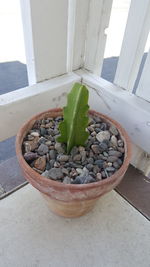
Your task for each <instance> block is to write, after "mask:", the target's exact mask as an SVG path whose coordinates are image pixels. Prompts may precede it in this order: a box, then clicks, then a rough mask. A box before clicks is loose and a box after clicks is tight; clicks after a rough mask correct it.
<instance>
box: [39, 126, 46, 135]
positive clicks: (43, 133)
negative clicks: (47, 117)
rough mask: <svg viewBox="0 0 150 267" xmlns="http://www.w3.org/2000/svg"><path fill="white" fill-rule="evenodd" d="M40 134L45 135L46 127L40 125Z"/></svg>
mask: <svg viewBox="0 0 150 267" xmlns="http://www.w3.org/2000/svg"><path fill="white" fill-rule="evenodd" d="M40 134H41V135H45V134H46V129H45V128H43V127H41V128H40Z"/></svg>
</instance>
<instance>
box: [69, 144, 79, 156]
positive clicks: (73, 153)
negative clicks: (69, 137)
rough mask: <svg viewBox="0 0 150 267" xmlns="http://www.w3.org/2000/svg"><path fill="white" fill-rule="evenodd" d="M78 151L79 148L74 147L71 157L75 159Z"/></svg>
mask: <svg viewBox="0 0 150 267" xmlns="http://www.w3.org/2000/svg"><path fill="white" fill-rule="evenodd" d="M78 151H79V149H78V147H76V146H74V147H73V148H72V149H71V152H70V154H71V156H73V157H74V156H75V155H76V154H78Z"/></svg>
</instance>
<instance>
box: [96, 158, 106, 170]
mask: <svg viewBox="0 0 150 267" xmlns="http://www.w3.org/2000/svg"><path fill="white" fill-rule="evenodd" d="M94 164H96V165H98V167H99V168H103V164H104V161H103V160H101V159H98V160H96V161H95V162H94Z"/></svg>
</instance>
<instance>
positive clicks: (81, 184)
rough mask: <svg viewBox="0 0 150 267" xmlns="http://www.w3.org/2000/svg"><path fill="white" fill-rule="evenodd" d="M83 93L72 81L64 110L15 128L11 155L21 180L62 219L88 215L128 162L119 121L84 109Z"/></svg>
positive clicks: (127, 142) (85, 93) (85, 94)
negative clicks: (28, 183) (27, 182)
mask: <svg viewBox="0 0 150 267" xmlns="http://www.w3.org/2000/svg"><path fill="white" fill-rule="evenodd" d="M88 96H89V92H88V89H87V88H86V87H85V86H84V85H82V84H79V83H76V84H75V85H74V86H73V88H72V90H71V92H70V93H69V94H68V99H67V106H66V107H64V109H63V110H62V109H61V108H57V109H50V110H48V111H45V112H42V113H40V114H38V115H36V116H34V117H32V118H31V119H30V120H29V121H28V122H26V123H25V124H24V125H23V126H22V127H21V129H20V130H19V132H18V134H17V138H16V153H17V157H18V161H19V164H20V167H21V169H22V172H23V174H24V176H25V178H26V179H27V180H28V181H29V182H30V183H31V184H32V185H33V186H34V187H35V188H37V189H38V190H39V191H40V192H41V193H42V195H43V196H44V198H45V199H46V200H47V201H48V204H49V207H50V209H51V210H52V211H53V212H55V213H57V214H59V215H61V216H65V217H77V216H81V215H83V214H85V213H86V212H88V211H90V210H91V209H92V207H93V206H94V204H95V202H96V201H97V200H98V198H99V197H100V196H102V195H103V194H105V193H107V192H109V191H110V190H112V189H113V188H115V187H116V186H117V185H118V183H119V182H120V181H121V179H122V178H123V176H124V174H125V172H126V170H127V168H128V165H129V162H130V159H131V144H130V140H129V137H128V135H127V133H126V131H125V130H124V129H123V128H122V127H121V126H120V124H119V123H117V122H116V121H114V120H113V119H111V118H109V117H108V116H106V115H103V114H101V113H99V112H96V111H93V110H89V106H88Z"/></svg>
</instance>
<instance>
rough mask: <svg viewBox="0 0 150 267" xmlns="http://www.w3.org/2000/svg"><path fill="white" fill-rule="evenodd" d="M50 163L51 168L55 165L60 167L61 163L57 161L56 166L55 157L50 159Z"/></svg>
mask: <svg viewBox="0 0 150 267" xmlns="http://www.w3.org/2000/svg"><path fill="white" fill-rule="evenodd" d="M49 164H50V166H51V168H53V167H60V165H58V162H57V166H54V164H55V160H54V159H51V160H50V161H49Z"/></svg>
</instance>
